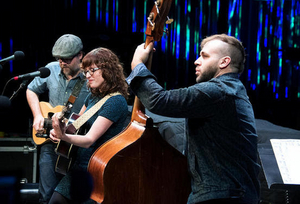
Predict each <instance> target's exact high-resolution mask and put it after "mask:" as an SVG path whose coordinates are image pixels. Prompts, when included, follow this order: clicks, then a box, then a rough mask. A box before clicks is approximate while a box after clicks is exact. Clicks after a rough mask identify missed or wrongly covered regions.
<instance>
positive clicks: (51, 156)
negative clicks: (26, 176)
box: [39, 143, 63, 203]
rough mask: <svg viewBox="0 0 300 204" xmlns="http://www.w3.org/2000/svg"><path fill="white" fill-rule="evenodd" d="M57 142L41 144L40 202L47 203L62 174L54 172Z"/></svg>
mask: <svg viewBox="0 0 300 204" xmlns="http://www.w3.org/2000/svg"><path fill="white" fill-rule="evenodd" d="M56 146H57V144H54V143H46V144H43V145H42V146H41V149H40V158H39V173H40V177H39V193H40V203H48V202H49V200H50V198H51V196H52V194H53V192H54V189H55V187H56V186H57V184H58V182H59V181H60V179H61V178H62V177H63V175H61V174H59V173H56V172H55V165H56V160H57V154H56V153H55V151H54V149H55V147H56Z"/></svg>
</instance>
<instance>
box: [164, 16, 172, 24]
mask: <svg viewBox="0 0 300 204" xmlns="http://www.w3.org/2000/svg"><path fill="white" fill-rule="evenodd" d="M173 21H174V20H173V19H172V18H169V16H167V21H166V24H171V23H173Z"/></svg>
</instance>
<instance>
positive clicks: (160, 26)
mask: <svg viewBox="0 0 300 204" xmlns="http://www.w3.org/2000/svg"><path fill="white" fill-rule="evenodd" d="M171 4H172V0H156V1H155V2H154V6H153V8H152V10H151V12H150V14H149V16H148V18H147V19H148V23H147V29H146V32H145V33H146V36H147V37H146V42H145V46H147V45H148V44H149V43H150V42H153V41H160V39H161V37H162V35H163V33H164V26H165V23H167V24H170V23H172V22H173V20H172V19H169V17H168V13H169V11H170V7H171Z"/></svg>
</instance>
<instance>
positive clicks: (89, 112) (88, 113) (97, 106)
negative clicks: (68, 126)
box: [72, 92, 121, 130]
mask: <svg viewBox="0 0 300 204" xmlns="http://www.w3.org/2000/svg"><path fill="white" fill-rule="evenodd" d="M116 95H121V93H119V92H114V93H111V94H107V95H106V96H105V97H103V98H102V99H101V100H100V101H98V102H97V103H96V104H95V105H94V106H93V107H91V108H90V109H89V110H87V111H86V112H84V113H83V114H82V115H81V116H80V117H79V118H78V119H76V120H75V121H74V122H73V123H72V125H73V127H74V128H75V129H76V130H78V129H79V128H80V127H81V126H82V125H83V124H84V123H85V122H86V121H88V120H89V119H90V118H91V117H92V116H93V115H94V114H95V113H96V112H97V111H98V110H99V109H100V108H101V107H102V105H103V104H104V103H105V102H106V101H107V99H109V98H110V97H112V96H116Z"/></svg>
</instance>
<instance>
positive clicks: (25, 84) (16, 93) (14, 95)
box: [9, 80, 28, 100]
mask: <svg viewBox="0 0 300 204" xmlns="http://www.w3.org/2000/svg"><path fill="white" fill-rule="evenodd" d="M27 83H28V80H24V81H22V83H21V84H20V87H19V88H18V90H17V91H14V93H13V94H12V96H11V97H10V98H9V100H12V99H14V98H15V97H16V96H17V95H18V93H19V92H20V91H21V90H22V89H24V88H25V87H26V86H27Z"/></svg>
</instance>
